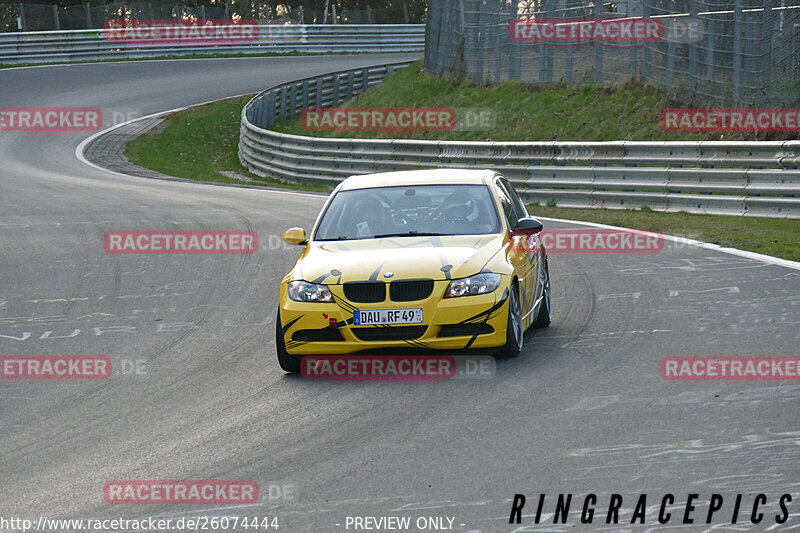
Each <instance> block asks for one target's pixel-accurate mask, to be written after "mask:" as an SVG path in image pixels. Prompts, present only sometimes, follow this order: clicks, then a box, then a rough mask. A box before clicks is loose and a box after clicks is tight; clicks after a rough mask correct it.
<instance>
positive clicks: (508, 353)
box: [496, 283, 525, 358]
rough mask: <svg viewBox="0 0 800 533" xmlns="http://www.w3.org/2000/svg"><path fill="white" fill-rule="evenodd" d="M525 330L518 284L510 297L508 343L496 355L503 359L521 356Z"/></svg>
mask: <svg viewBox="0 0 800 533" xmlns="http://www.w3.org/2000/svg"><path fill="white" fill-rule="evenodd" d="M524 334H525V328H523V326H522V306H521V304H520V301H519V288H518V286H517V284H516V283H514V284H512V285H511V292H510V294H509V295H508V322H507V324H506V343H505V344H504V345H503V346H501V347H500V348H499V349H498V350H497V352H496V355H497V356H498V357H501V358H511V357H517V356H519V354H520V352H521V351H522V342H523V336H524Z"/></svg>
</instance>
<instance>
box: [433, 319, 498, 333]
mask: <svg viewBox="0 0 800 533" xmlns="http://www.w3.org/2000/svg"><path fill="white" fill-rule="evenodd" d="M488 333H494V328H493V327H492V326H490V325H489V324H484V323H483V322H481V323H478V324H447V325H446V326H442V329H441V330H439V335H437V336H438V337H472V336H473V335H486V334H488Z"/></svg>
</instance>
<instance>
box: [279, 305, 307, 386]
mask: <svg viewBox="0 0 800 533" xmlns="http://www.w3.org/2000/svg"><path fill="white" fill-rule="evenodd" d="M275 350H276V351H277V353H278V364H279V365H281V369H283V371H284V372H287V373H289V374H297V373H298V372H300V363H301V361H302V358H301V357H295V356H293V355H291V354H289V352H287V351H286V341H285V340H284V337H283V326H282V325H281V310H280V309H278V316H277V317H276V318H275Z"/></svg>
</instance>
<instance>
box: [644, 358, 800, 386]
mask: <svg viewBox="0 0 800 533" xmlns="http://www.w3.org/2000/svg"><path fill="white" fill-rule="evenodd" d="M660 373H661V377H662V378H663V379H667V380H692V381H693V380H774V379H779V380H800V357H665V358H663V359H662V360H661V364H660Z"/></svg>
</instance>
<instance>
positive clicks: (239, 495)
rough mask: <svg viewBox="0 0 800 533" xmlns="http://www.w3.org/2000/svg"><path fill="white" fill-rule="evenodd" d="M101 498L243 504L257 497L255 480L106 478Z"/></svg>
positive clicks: (123, 501) (133, 501)
mask: <svg viewBox="0 0 800 533" xmlns="http://www.w3.org/2000/svg"><path fill="white" fill-rule="evenodd" d="M103 498H104V499H105V501H106V502H107V503H112V504H196V505H204V504H246V503H256V502H257V501H258V483H256V482H255V481H196V480H193V481H109V482H107V483H106V484H105V485H104V486H103Z"/></svg>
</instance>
